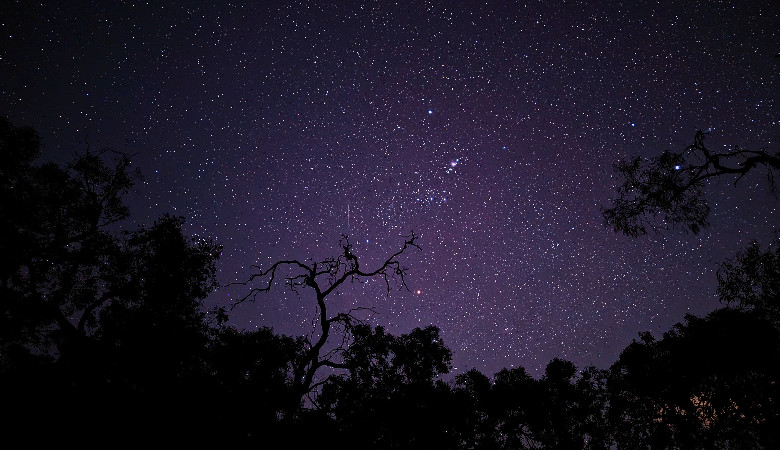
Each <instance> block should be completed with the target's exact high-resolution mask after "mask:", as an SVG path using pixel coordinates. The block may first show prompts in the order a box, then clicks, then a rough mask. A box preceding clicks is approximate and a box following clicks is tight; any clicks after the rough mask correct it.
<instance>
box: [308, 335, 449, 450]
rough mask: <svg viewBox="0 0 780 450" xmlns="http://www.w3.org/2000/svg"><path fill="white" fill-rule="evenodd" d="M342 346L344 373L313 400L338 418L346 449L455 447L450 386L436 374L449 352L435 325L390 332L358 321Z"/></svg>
mask: <svg viewBox="0 0 780 450" xmlns="http://www.w3.org/2000/svg"><path fill="white" fill-rule="evenodd" d="M352 334H353V342H352V344H351V345H350V346H349V347H348V348H347V349H345V351H344V354H343V357H344V365H345V366H348V367H349V370H348V372H347V374H341V375H335V376H333V377H331V379H330V380H329V382H328V383H326V384H325V385H324V386H323V389H322V393H321V394H320V395H319V396H318V397H317V405H318V407H320V408H322V409H323V410H324V411H327V412H328V413H329V414H330V415H331V416H332V417H335V418H336V424H335V427H336V428H337V429H338V431H339V433H340V438H339V442H340V443H341V445H342V446H344V447H345V448H355V449H358V448H367V447H371V448H410V449H412V448H433V447H436V448H454V445H455V441H454V439H455V436H454V433H452V430H453V427H452V423H453V420H452V416H451V413H453V412H454V411H453V410H452V409H451V408H449V407H448V405H449V403H450V389H449V387H448V386H447V385H446V384H445V383H443V382H442V381H441V380H440V379H439V376H440V375H441V374H445V373H448V372H449V370H450V368H451V362H450V361H451V358H452V352H451V351H450V350H449V349H448V348H447V347H446V346H445V345H444V343H443V342H442V340H441V338H440V337H439V329H438V328H436V327H434V326H428V327H425V328H422V329H421V328H415V329H414V330H412V331H411V332H410V333H408V334H402V335H401V336H398V337H396V336H393V335H390V334H387V333H386V332H385V330H384V328H382V327H376V328H374V329H371V328H370V327H369V326H367V325H359V326H356V327H355V328H354V329H353V333H352Z"/></svg>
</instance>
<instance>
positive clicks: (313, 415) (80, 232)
mask: <svg viewBox="0 0 780 450" xmlns="http://www.w3.org/2000/svg"><path fill="white" fill-rule="evenodd" d="M38 156H39V144H38V138H37V135H36V134H35V132H34V131H33V130H31V129H28V128H17V127H14V126H13V125H11V124H10V123H8V122H7V121H5V120H3V121H0V227H2V228H1V231H2V232H1V233H0V243H1V244H0V245H2V249H3V253H4V259H3V262H2V266H1V267H0V398H2V399H3V403H2V406H1V408H2V411H3V417H2V418H0V430H1V431H2V433H3V436H5V437H6V439H9V440H10V439H23V440H24V442H26V443H27V444H28V445H35V444H36V443H38V444H43V443H60V444H61V443H79V444H80V445H87V446H92V445H95V446H98V445H100V446H103V447H112V446H115V445H118V444H124V445H127V444H128V443H132V442H136V443H139V444H146V445H148V444H154V443H161V442H170V443H175V444H176V445H178V446H182V445H184V444H186V443H190V444H199V445H205V444H208V443H214V444H218V445H220V446H222V447H228V448H232V447H235V446H238V445H241V444H253V445H257V446H261V447H262V446H263V445H264V444H272V443H277V442H278V443H281V445H284V446H285V447H286V448H303V447H308V446H312V445H320V446H322V445H327V446H328V447H330V446H333V445H334V444H335V445H337V446H338V447H339V448H348V449H349V448H355V449H357V448H376V449H391V448H399V449H415V448H426V449H430V448H441V449H537V448H545V449H572V448H591V449H606V448H630V449H635V448H772V447H776V446H777V445H778V438H777V434H778V432H777V430H778V429H780V423H778V405H777V401H778V400H777V381H778V369H777V368H778V367H780V361H779V360H778V359H779V357H780V355H779V354H778V350H779V349H780V347H779V346H778V344H779V343H780V329H779V328H778V326H777V325H778V316H777V307H776V305H777V282H778V271H777V267H778V265H777V255H778V253H777V250H776V249H775V250H771V249H770V250H769V251H766V252H763V251H761V250H760V249H757V248H754V247H751V248H749V249H747V250H746V251H745V252H742V253H740V254H739V255H737V257H736V258H735V259H734V260H733V261H729V262H727V263H726V264H724V266H723V268H722V270H721V278H720V279H721V290H720V293H721V298H722V300H723V302H724V303H727V304H732V303H733V304H734V306H735V307H734V308H731V307H726V308H723V309H719V310H716V311H714V312H713V313H711V314H709V315H708V316H706V317H695V316H686V317H685V320H684V322H682V323H679V324H677V325H676V326H675V327H673V328H672V329H671V330H669V331H668V332H666V333H664V334H663V336H660V338H658V339H656V338H655V337H653V336H652V335H650V334H648V333H645V334H642V335H641V336H640V338H639V340H636V341H634V342H632V343H631V344H630V345H629V346H628V347H626V349H625V350H624V351H623V352H622V354H621V355H620V358H619V359H618V361H616V362H615V363H614V364H613V366H612V367H611V368H609V369H608V370H602V369H598V368H595V367H586V368H582V369H578V368H577V367H575V366H574V365H573V364H572V363H571V362H568V361H565V360H562V359H553V360H552V361H550V362H549V364H548V365H547V367H546V370H545V373H544V375H543V376H541V377H540V378H538V379H536V378H534V377H532V376H530V375H529V374H528V373H527V371H526V370H525V369H524V368H522V367H518V368H513V369H504V370H501V371H499V372H498V373H496V374H493V376H492V377H490V376H487V375H485V374H482V373H480V372H479V371H476V370H471V371H468V372H465V373H462V374H458V375H457V376H455V377H454V379H453V380H452V381H449V382H445V381H444V380H445V378H444V376H445V375H446V374H448V373H449V372H450V370H451V357H452V352H451V351H450V350H449V349H448V348H447V347H446V345H445V343H444V342H443V340H442V339H441V337H440V335H439V329H438V328H437V327H435V326H428V327H425V328H417V329H414V330H411V331H410V332H409V333H407V334H402V335H400V336H393V335H391V334H389V333H387V332H386V330H385V329H384V328H382V327H373V328H372V327H369V326H367V325H365V324H360V323H357V322H355V321H352V320H351V318H350V317H349V316H345V315H343V314H337V315H335V316H333V317H334V318H332V319H327V320H325V319H323V324H331V323H340V324H342V325H344V324H348V325H349V327H348V331H349V333H348V334H347V335H345V338H346V340H345V341H344V342H343V343H342V344H341V346H340V347H339V348H338V350H339V353H338V355H339V359H338V361H336V360H327V361H328V364H324V363H323V364H320V365H319V366H317V368H319V369H323V368H324V369H329V370H330V371H331V372H330V373H329V374H328V375H327V376H323V377H320V378H318V380H320V381H319V382H315V383H310V384H307V385H306V388H307V390H306V394H307V401H305V402H302V401H301V391H300V380H296V379H295V374H296V373H303V372H300V371H298V370H297V369H296V368H297V367H303V366H301V361H303V362H305V363H306V364H308V366H307V367H311V366H312V365H314V364H319V362H320V361H325V360H321V359H319V357H318V356H317V357H316V358H314V359H312V357H311V355H312V352H311V350H312V348H315V347H314V346H313V345H312V343H311V342H309V341H308V340H307V339H306V338H305V337H297V338H293V337H288V336H282V335H278V334H276V333H274V331H273V330H272V329H269V328H261V329H258V330H256V331H251V332H249V331H241V330H236V329H234V328H233V327H231V326H229V325H227V315H226V313H225V311H224V310H216V311H207V310H206V309H205V308H204V305H203V300H204V299H206V298H207V296H208V295H209V293H210V292H212V291H213V290H214V289H215V288H216V287H217V283H216V279H215V274H216V263H217V261H218V259H219V256H220V252H221V247H220V246H219V245H218V244H216V243H214V242H212V241H211V240H209V239H205V238H191V237H187V236H185V235H184V233H183V231H182V226H183V224H184V222H183V219H182V218H179V217H172V216H167V215H166V216H163V217H160V218H159V219H158V220H157V221H156V222H155V223H153V224H152V225H149V226H141V227H138V228H137V229H135V230H132V231H122V230H123V228H122V227H121V226H119V225H123V224H124V223H125V221H126V219H127V214H128V213H127V208H126V207H125V206H124V203H123V201H122V196H123V195H124V194H125V193H126V192H127V191H128V189H129V188H130V186H132V182H133V179H134V174H133V172H132V171H131V170H130V167H131V161H130V158H129V157H128V156H127V155H123V154H115V153H108V152H103V153H91V152H86V153H85V154H83V155H80V156H78V157H77V158H76V159H75V160H74V161H73V162H72V163H71V164H69V165H68V166H67V167H64V168H62V167H58V166H56V165H54V164H51V163H45V164H37V159H38ZM404 248H406V246H405V247H404ZM344 249H345V253H344V254H343V255H342V257H341V258H342V259H339V258H336V259H334V260H332V264H331V265H330V266H327V267H328V270H332V271H334V272H333V273H336V274H339V273H342V272H339V271H345V272H343V273H347V274H350V275H349V276H352V275H355V274H360V273H363V272H360V269H358V265H357V257H356V256H355V255H353V254H352V253H351V252H350V250H349V249H348V248H347V247H345V248H344ZM394 256H395V255H394ZM394 261H395V260H394V259H393V257H391V258H390V259H388V263H390V264H389V265H388V263H386V264H385V266H382V267H380V269H382V268H387V267H390V268H395V269H397V270H396V271H395V272H393V273H396V274H398V273H399V270H400V266H395V265H394ZM344 263H346V265H344ZM316 267H318V266H316V265H315V266H314V267H313V268H312V270H311V276H309V277H308V278H307V277H306V276H304V277H302V278H294V280H298V281H301V282H302V283H306V284H308V285H309V286H315V285H316V283H315V282H314V278H315V275H317V274H319V272H318V271H317V269H316ZM319 267H320V269H321V267H322V266H319ZM352 270H354V272H350V271H352ZM323 273H330V272H323ZM372 273H373V272H366V274H367V275H371V274H372ZM376 273H379V274H384V273H383V272H382V271H381V270H380V271H378V272H376ZM400 273H402V271H401V272H400ZM337 278H338V277H337ZM345 279H347V277H345ZM316 286H317V288H319V285H316ZM323 298H324V296H323ZM347 319H349V320H347ZM341 329H342V330H346V328H341ZM312 373H314V372H312ZM291 405H292V407H291ZM291 409H292V411H291Z"/></svg>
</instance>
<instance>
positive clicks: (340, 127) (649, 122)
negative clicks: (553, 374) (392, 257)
mask: <svg viewBox="0 0 780 450" xmlns="http://www.w3.org/2000/svg"><path fill="white" fill-rule="evenodd" d="M684 3H685V5H684V6H683V5H682V4H680V3H675V2H664V1H658V2H613V1H597V2H576V1H552V2H514V1H506V2H460V1H419V2H417V1H413V2H386V1H338V2H310V1H303V0H300V1H290V2H287V1H279V2H226V3H218V4H214V5H211V4H208V3H203V2H197V1H171V2H132V1H125V2H88V1H73V2H43V3H41V4H35V3H32V2H26V1H7V2H4V5H3V6H0V29H2V36H0V52H1V53H0V87H1V89H0V104H2V105H3V111H0V113H1V114H4V115H6V116H8V117H9V119H10V120H11V121H12V122H14V123H15V124H17V125H29V126H32V127H34V128H36V129H37V130H38V131H39V132H40V133H41V135H42V137H43V143H44V145H45V149H44V151H45V155H46V157H47V158H50V159H54V160H57V161H66V160H68V159H69V157H70V156H72V155H73V152H74V151H80V150H83V149H84V148H85V146H87V145H89V146H90V147H93V148H98V147H114V148H119V149H123V150H127V151H130V152H133V153H136V154H137V156H136V158H135V160H134V161H135V163H136V164H137V165H138V166H139V167H140V168H141V169H142V171H143V173H144V174H145V177H144V180H143V182H142V183H140V184H139V185H138V186H137V188H136V190H135V192H134V193H133V194H132V195H131V197H130V199H129V200H130V203H131V206H132V210H133V219H134V220H135V222H137V223H148V222H150V221H152V220H154V218H156V217H157V216H159V215H160V214H162V213H164V212H171V213H174V214H178V215H183V216H185V217H186V218H187V219H188V230H187V231H188V232H189V233H191V234H198V235H204V236H210V237H213V238H215V239H216V240H217V241H218V242H220V243H221V244H223V245H224V246H225V249H224V253H223V258H222V262H221V265H220V280H221V282H222V283H223V284H225V285H227V284H228V283H231V282H234V281H244V280H245V279H247V277H248V276H249V274H250V273H251V272H250V270H249V266H250V265H252V264H258V265H260V266H265V265H270V264H271V263H273V262H274V261H276V260H279V259H283V258H298V259H301V260H308V259H313V260H319V259H323V258H326V257H329V256H331V255H333V254H334V253H335V252H337V251H338V242H339V239H340V237H341V235H342V234H348V235H349V236H350V240H351V242H352V243H353V244H354V245H355V252H356V253H357V254H358V256H359V257H360V258H361V261H362V264H363V265H364V266H366V267H370V266H371V265H372V264H377V263H380V262H381V261H382V260H383V259H384V258H385V257H387V256H388V255H389V254H391V253H392V252H393V251H394V250H396V249H397V248H398V246H399V245H400V244H401V243H402V242H403V238H402V237H401V236H402V235H406V234H408V233H409V232H411V231H414V232H415V233H416V234H418V235H419V236H420V239H419V244H420V245H421V248H422V251H420V252H411V253H409V254H408V255H406V256H405V258H404V264H405V265H406V266H407V267H408V268H409V272H408V277H407V283H408V285H409V288H410V290H409V291H406V290H399V289H393V290H392V291H391V292H390V295H386V294H387V292H386V289H385V286H384V282H383V281H381V280H374V281H370V282H368V283H364V284H353V285H351V286H349V287H348V288H346V289H344V290H343V291H341V292H339V293H338V295H336V296H334V298H333V299H332V300H331V301H332V302H333V304H332V305H333V306H332V307H333V308H334V310H336V309H338V308H349V307H354V306H369V307H373V308H374V310H375V311H376V312H377V314H376V315H372V316H370V319H369V320H371V321H372V322H375V323H376V324H381V325H384V326H386V327H388V328H389V330H390V331H391V332H393V333H404V332H408V331H409V330H410V329H411V328H413V327H416V326H425V325H429V324H434V325H437V326H438V327H440V329H441V334H442V336H443V338H444V339H445V342H446V344H447V345H448V346H449V347H450V348H451V349H452V350H453V352H454V365H455V367H456V371H462V370H467V369H469V368H476V369H478V370H480V371H483V372H484V373H487V374H492V373H494V372H496V371H498V370H500V369H501V368H504V367H517V366H521V365H522V366H524V367H526V368H527V369H529V371H531V373H539V372H538V371H539V370H540V369H543V368H544V366H545V365H546V363H547V362H548V361H549V360H550V359H551V358H553V357H561V358H565V359H568V360H571V361H572V362H574V363H575V364H577V365H578V366H579V367H583V366H585V365H590V364H593V365H596V366H599V367H606V366H608V365H609V364H611V363H612V362H613V361H614V360H615V359H616V358H617V355H618V353H619V352H620V350H622V349H623V348H624V347H625V346H626V345H627V344H628V343H629V342H630V341H631V339H633V338H635V337H636V336H637V333H638V332H639V331H645V330H647V331H651V332H653V333H656V334H660V333H661V332H663V331H665V330H667V329H668V328H669V327H670V326H671V325H672V324H673V323H675V322H677V321H680V320H682V317H683V315H684V314H685V313H686V312H692V313H696V314H703V313H706V312H708V311H710V310H712V309H714V308H716V307H718V306H719V303H718V301H717V298H716V297H715V285H716V279H715V271H716V270H717V265H718V263H719V262H721V261H722V260H724V259H725V258H727V257H730V256H732V255H733V254H734V253H735V252H736V251H737V250H739V249H740V248H742V247H744V246H745V245H746V244H747V243H748V242H749V241H750V240H751V239H754V238H755V239H758V240H760V241H761V242H767V241H768V240H769V239H771V238H772V237H773V235H774V234H775V233H776V229H777V228H778V227H777V225H778V223H780V222H779V221H778V219H780V212H779V211H778V209H777V205H778V202H777V200H776V199H775V198H774V197H773V196H772V195H771V194H770V193H768V189H767V187H766V183H764V180H763V178H762V176H761V175H759V174H754V175H755V176H749V177H745V178H744V179H743V180H741V181H740V184H739V185H737V187H736V188H735V187H734V186H733V185H732V183H733V181H734V180H733V179H731V180H717V181H714V182H713V183H711V186H710V189H709V197H708V198H709V199H710V201H711V203H712V207H713V215H712V217H711V222H712V226H711V227H710V228H708V229H706V230H705V231H704V232H702V233H701V234H699V235H687V234H681V233H678V232H669V233H665V234H662V235H651V236H647V237H643V238H638V239H630V238H627V237H624V236H622V235H618V234H615V233H614V232H612V231H611V230H609V229H606V228H605V227H604V225H603V222H602V219H601V216H600V212H599V206H600V205H606V204H607V202H608V200H609V198H611V197H612V196H613V191H614V184H615V183H616V180H615V179H614V176H613V172H612V164H613V163H615V162H617V161H618V160H619V159H620V158H622V157H627V156H632V155H643V156H651V155H655V154H657V153H660V152H661V151H663V150H680V149H682V148H684V147H685V146H686V145H687V144H689V143H690V142H691V141H692V139H693V135H694V133H695V132H696V130H698V129H707V128H711V129H712V131H711V133H710V137H709V138H708V144H709V145H711V146H713V147H718V148H720V147H721V146H732V145H739V146H740V147H743V148H769V149H772V148H774V147H775V146H776V145H777V140H778V126H779V125H780V114H779V111H778V106H777V92H778V86H777V73H778V64H779V63H780V61H778V58H777V57H776V56H775V55H776V53H777V51H778V48H777V47H776V46H777V42H778V30H780V19H778V17H780V10H778V6H777V4H776V3H775V2H771V1H753V2H728V1H718V2H684ZM748 200H749V201H748ZM242 289H243V290H242ZM245 291H246V288H245V287H240V286H230V287H228V286H226V287H225V288H223V289H220V290H219V291H218V292H216V293H215V294H214V295H213V297H212V298H211V299H210V301H212V302H214V303H216V304H229V303H230V302H231V301H233V300H234V299H236V298H238V297H241V296H242V295H243V294H245V293H246V292H245ZM314 306H315V305H314V304H313V303H312V302H311V301H307V297H306V296H305V295H303V296H302V297H300V298H299V297H298V296H296V295H295V294H294V293H290V292H285V291H282V290H280V291H279V292H274V293H273V294H272V295H267V296H261V297H258V301H257V302H255V303H248V304H244V305H242V306H241V307H239V308H237V309H236V310H234V312H233V314H232V316H231V318H232V321H233V322H234V323H235V324H236V325H237V326H239V327H242V328H253V327H258V326H272V327H274V329H275V330H277V331H279V332H285V333H291V334H299V333H300V332H301V330H303V331H304V332H305V331H306V330H307V329H308V327H309V326H310V321H311V319H312V317H313V314H314Z"/></svg>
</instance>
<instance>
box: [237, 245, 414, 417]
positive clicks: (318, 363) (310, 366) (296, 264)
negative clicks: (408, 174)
mask: <svg viewBox="0 0 780 450" xmlns="http://www.w3.org/2000/svg"><path fill="white" fill-rule="evenodd" d="M404 238H405V240H404V243H403V245H402V246H401V248H400V249H399V250H397V251H396V252H395V253H393V254H392V255H390V256H389V257H388V258H387V259H386V260H385V261H384V262H383V263H382V264H380V265H379V266H378V267H376V268H374V269H371V270H364V269H363V268H361V266H360V262H359V261H358V257H357V256H356V255H355V254H354V253H353V251H352V244H350V242H349V238H348V237H347V236H344V237H343V238H342V241H341V243H340V245H341V249H342V251H341V254H339V255H338V256H337V257H334V258H329V259H325V260H323V261H320V262H311V263H304V262H301V261H298V260H282V261H277V262H275V263H274V264H272V265H271V266H270V267H269V268H267V269H264V270H263V269H261V268H260V267H258V266H252V267H253V268H255V269H257V270H258V272H256V273H254V274H252V275H251V276H250V277H249V279H248V280H247V281H245V282H242V283H238V284H243V285H248V284H250V283H253V282H255V280H258V279H259V280H262V282H261V286H260V287H253V288H251V289H250V291H249V293H248V294H246V295H245V296H244V297H242V298H241V299H239V300H238V301H237V302H236V304H235V305H238V304H241V303H243V302H245V301H248V300H251V301H254V300H255V299H256V298H257V295H258V294H259V293H261V292H269V291H270V290H271V288H272V287H273V286H274V284H275V282H276V278H277V275H279V274H280V273H281V272H282V271H283V270H284V268H292V270H293V272H294V274H292V275H287V276H285V285H286V286H287V287H289V288H290V289H292V290H293V291H295V292H299V290H300V289H303V288H310V289H312V290H313V291H314V294H315V299H316V304H317V308H318V311H319V313H318V317H317V321H316V324H317V326H318V330H317V331H318V336H311V337H309V336H306V337H305V338H304V347H305V348H304V349H303V351H302V352H301V353H300V354H299V355H298V356H297V358H296V360H295V362H294V363H293V367H292V374H291V379H292V392H293V396H292V398H291V401H290V404H289V406H288V408H287V410H286V414H285V415H286V416H292V415H294V414H295V413H296V412H297V411H298V410H299V408H300V404H301V401H302V399H304V398H305V397H307V396H308V397H309V398H310V399H311V400H313V398H311V395H310V394H311V393H312V392H313V391H315V390H316V389H317V388H318V387H320V386H321V385H322V384H323V383H325V382H326V381H327V380H328V379H329V377H326V378H325V379H324V380H316V378H315V376H316V375H317V373H318V372H320V370H321V369H324V368H330V369H349V368H350V367H351V366H350V364H348V363H347V362H345V351H346V350H347V348H348V347H349V341H350V335H351V333H353V331H354V330H355V327H356V326H357V325H359V324H361V321H360V319H359V318H358V317H357V316H356V315H355V313H356V312H358V311H360V310H364V309H367V308H363V307H360V308H356V309H353V310H350V311H347V312H338V313H336V314H334V315H329V313H328V308H327V303H326V301H325V300H326V298H327V297H328V295H330V294H332V293H333V292H335V291H336V290H337V289H338V288H339V287H340V286H341V285H342V284H344V283H345V282H347V281H359V280H361V279H367V278H374V277H381V278H382V279H383V280H384V281H385V285H386V287H387V292H388V294H389V293H390V289H391V286H390V283H391V281H395V282H396V283H399V284H400V286H401V287H403V288H407V286H406V282H405V279H404V274H405V273H406V271H407V269H406V268H405V267H404V266H402V265H401V261H400V259H399V258H400V257H401V256H402V255H403V254H404V253H406V252H407V251H409V250H410V249H413V248H416V249H418V250H419V248H420V247H419V246H418V245H417V243H416V240H417V236H416V235H415V234H414V233H413V232H412V233H411V234H410V235H409V236H405V237H404ZM234 284H236V283H234ZM407 289H408V288H407ZM235 305H234V306H235ZM334 327H337V328H339V329H340V331H341V333H342V334H341V340H340V341H339V342H337V343H335V344H334V343H333V342H331V340H330V338H331V332H332V330H333V329H334ZM329 344H333V346H332V348H331V347H327V345H329Z"/></svg>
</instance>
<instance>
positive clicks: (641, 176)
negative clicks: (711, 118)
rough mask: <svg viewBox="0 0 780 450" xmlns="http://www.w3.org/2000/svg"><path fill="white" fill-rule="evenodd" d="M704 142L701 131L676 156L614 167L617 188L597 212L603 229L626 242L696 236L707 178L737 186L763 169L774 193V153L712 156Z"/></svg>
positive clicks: (777, 166) (704, 221)
mask: <svg viewBox="0 0 780 450" xmlns="http://www.w3.org/2000/svg"><path fill="white" fill-rule="evenodd" d="M705 136H706V133H705V132H703V131H698V132H696V136H695V137H694V142H693V144H691V145H689V146H688V147H686V149H685V150H684V151H683V152H682V153H674V152H670V151H665V152H663V153H662V154H661V155H659V156H657V157H654V158H651V159H647V160H644V159H642V158H641V157H636V158H634V159H632V160H630V161H625V160H624V161H620V162H618V163H617V164H615V166H614V168H615V171H616V172H617V174H618V176H619V177H620V178H621V179H622V184H621V185H619V186H618V187H617V193H618V197H617V198H615V199H613V200H612V207H610V208H602V215H603V216H604V219H605V222H606V224H607V225H608V226H609V227H611V228H613V229H614V230H615V232H622V233H623V234H625V235H627V236H631V237H637V236H639V235H644V234H647V232H648V228H650V229H656V230H657V229H666V228H669V227H671V228H677V227H682V228H684V229H687V230H689V231H691V232H693V233H698V232H699V231H700V230H701V229H702V228H703V227H706V226H707V225H708V224H709V222H708V216H709V212H710V208H709V205H708V204H707V201H706V199H705V197H704V190H703V189H704V186H705V182H706V181H707V180H709V179H710V178H714V177H720V176H725V175H735V176H736V177H737V178H736V180H735V181H734V184H737V183H738V182H739V180H740V179H741V178H742V177H743V176H745V174H747V173H748V172H750V171H752V170H754V169H757V168H759V167H764V168H766V171H767V177H768V179H769V184H770V187H771V188H772V190H774V188H775V186H774V175H775V173H776V172H777V171H778V170H780V153H774V154H772V153H769V152H766V151H763V150H759V151H756V150H743V149H740V148H739V147H735V149H734V150H733V151H730V152H724V153H718V152H712V151H710V150H709V149H707V147H706V146H705V145H704V138H705Z"/></svg>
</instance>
